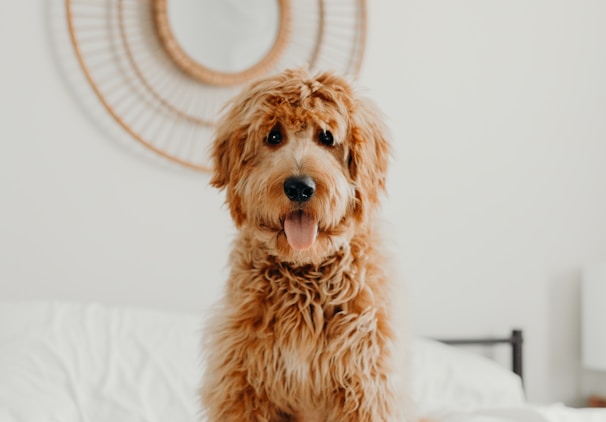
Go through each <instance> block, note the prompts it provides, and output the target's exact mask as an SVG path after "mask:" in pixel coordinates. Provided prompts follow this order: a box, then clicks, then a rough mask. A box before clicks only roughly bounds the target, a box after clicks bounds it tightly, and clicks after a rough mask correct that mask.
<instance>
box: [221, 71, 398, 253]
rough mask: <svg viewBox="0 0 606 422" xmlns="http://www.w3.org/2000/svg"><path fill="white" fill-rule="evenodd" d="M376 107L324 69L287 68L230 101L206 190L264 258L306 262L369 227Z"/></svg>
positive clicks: (381, 137)
mask: <svg viewBox="0 0 606 422" xmlns="http://www.w3.org/2000/svg"><path fill="white" fill-rule="evenodd" d="M387 139H388V136H387V133H386V128H385V127H384V125H383V123H382V119H381V118H380V117H379V113H378V112H377V110H376V109H375V107H374V106H373V105H372V104H371V103H370V102H369V100H366V99H360V98H358V97H356V96H355V94H354V92H353V90H352V88H351V87H350V85H349V84H348V83H347V82H346V81H345V80H343V79H342V78H340V77H337V76H335V75H333V74H331V73H322V74H319V75H317V76H315V77H314V76H311V75H309V73H308V72H307V71H306V70H301V69H299V70H288V71H285V72H283V73H281V74H279V75H277V76H272V77H269V78H266V79H263V80H259V81H257V82H256V83H253V84H252V85H251V86H250V87H248V88H247V89H245V90H244V91H243V92H242V93H241V94H240V95H238V96H237V97H236V98H234V99H233V100H232V102H231V104H230V105H229V106H228V109H227V110H226V112H225V114H224V116H223V117H222V119H221V120H220V122H219V125H218V128H217V134H216V140H215V141H214V144H213V150H212V157H213V160H214V175H213V177H212V180H211V184H212V185H213V186H215V187H217V188H221V189H223V188H224V189H226V191H227V204H228V206H229V209H230V212H231V215H232V217H233V219H234V222H235V224H236V226H237V227H238V228H239V229H240V230H247V231H252V234H253V235H254V237H255V238H257V239H261V240H262V241H263V242H264V243H265V244H266V246H267V248H268V249H269V250H270V253H272V254H274V255H276V256H278V257H280V258H281V259H284V260H290V261H295V262H312V261H316V260H318V259H321V258H322V257H324V256H326V255H328V254H330V253H331V252H332V251H335V250H336V249H338V248H340V247H341V246H342V245H343V244H344V243H345V242H348V241H349V240H350V239H351V237H352V236H353V234H354V233H355V231H356V230H361V229H362V228H364V227H366V226H367V225H368V223H369V217H370V215H371V214H372V212H373V210H374V209H375V208H376V207H377V205H378V200H379V194H380V193H381V191H383V190H384V189H385V176H386V172H387V164H388V155H389V143H388V141H387Z"/></svg>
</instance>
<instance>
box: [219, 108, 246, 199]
mask: <svg viewBox="0 0 606 422" xmlns="http://www.w3.org/2000/svg"><path fill="white" fill-rule="evenodd" d="M230 106H231V108H230V109H229V110H227V113H226V114H225V115H224V116H223V117H222V118H221V119H220V120H219V123H218V125H217V129H216V135H215V140H214V141H213V144H212V149H211V158H212V160H213V176H212V178H211V179H210V184H211V185H212V186H214V187H216V188H219V189H223V188H225V187H226V186H227V185H228V184H229V183H230V181H233V175H234V174H235V172H236V171H238V167H239V165H240V163H241V161H242V159H243V157H242V156H243V154H244V145H245V143H246V138H247V136H248V134H247V127H244V126H243V125H242V120H243V118H242V116H241V113H242V110H241V107H238V106H237V105H236V104H230Z"/></svg>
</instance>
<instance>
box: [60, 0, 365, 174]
mask: <svg viewBox="0 0 606 422" xmlns="http://www.w3.org/2000/svg"><path fill="white" fill-rule="evenodd" d="M167 1H170V0H66V3H65V4H66V12H67V21H68V27H69V33H70V38H71V41H72V43H73V46H74V50H75V53H76V57H77V59H78V62H79V63H80V66H81V67H82V70H83V72H84V75H85V76H86V79H87V80H88V82H89V83H90V85H91V86H92V88H93V90H94V92H95V94H96V95H97V97H98V98H99V100H100V101H101V103H102V104H103V106H104V107H105V109H106V110H107V111H108V112H109V113H110V114H111V116H113V118H114V119H115V120H116V121H117V122H118V123H119V124H120V126H122V127H123V128H124V129H125V130H126V131H127V132H128V133H129V134H130V135H131V136H132V137H133V138H134V139H135V140H137V141H139V142H140V143H141V144H142V145H144V146H146V147H147V148H149V149H150V150H152V151H154V152H156V153H157V154H160V155H162V156H163V157H165V158H167V159H169V160H172V161H173V162H176V163H179V164H182V165H184V166H186V167H189V168H192V169H195V170H200V171H210V161H209V156H208V150H209V147H210V145H209V143H210V140H211V137H212V134H213V126H214V123H215V120H216V118H217V116H218V114H219V112H220V110H221V108H222V107H223V105H224V104H225V102H226V101H227V100H228V99H229V98H231V97H232V96H234V95H235V94H236V93H238V92H239V90H240V89H241V88H242V85H243V84H246V83H248V82H250V81H252V80H253V79H255V78H257V77H260V76H263V75H266V74H271V73H275V72H279V71H281V70H283V69H286V68H292V67H300V66H308V67H309V68H310V70H311V71H312V72H313V71H317V70H333V71H335V72H338V73H340V74H342V75H350V76H354V77H355V76H356V75H357V73H358V71H359V68H360V65H361V61H362V57H363V54H364V44H365V38H366V2H365V0H355V1H352V0H317V1H296V2H291V1H290V0H276V1H277V4H278V7H279V24H278V25H279V26H278V32H277V36H276V39H275V41H274V44H273V46H272V47H271V48H270V49H269V51H268V53H267V54H265V55H264V56H263V57H262V58H261V59H260V60H259V61H258V62H257V63H255V64H254V65H253V66H251V67H249V68H247V69H244V70H242V71H237V72H232V73H229V72H220V71H217V70H213V69H211V68H209V67H206V66H204V65H203V64H201V63H198V62H196V61H195V60H193V59H192V58H191V57H189V56H188V55H187V53H186V52H185V51H184V50H183V49H182V48H181V47H180V46H179V43H178V42H177V40H176V39H175V37H174V34H173V33H172V31H171V28H170V24H169V20H168V19H167V7H166V3H167ZM242 1H246V0H242ZM217 42H220V40H217Z"/></svg>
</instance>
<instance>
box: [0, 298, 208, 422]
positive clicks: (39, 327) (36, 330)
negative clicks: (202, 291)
mask: <svg viewBox="0 0 606 422" xmlns="http://www.w3.org/2000/svg"><path fill="white" fill-rule="evenodd" d="M200 326H201V321H200V320H199V318H197V317H192V316H186V315H178V314H169V313H163V312H150V311H141V310H134V309H118V308H110V307H104V306H100V305H75V304H51V303H5V304H1V303H0V421H2V422H36V421H61V422H72V421H73V422H76V421H78V422H116V421H128V422H138V421H146V422H155V421H157V422H166V421H184V422H187V421H191V422H194V421H196V420H197V419H196V414H197V412H198V399H197V393H196V390H197V386H198V384H199V382H200V374H201V371H200V368H199V364H198V363H199V355H200V353H199V343H200V341H199V336H200V334H199V328H200Z"/></svg>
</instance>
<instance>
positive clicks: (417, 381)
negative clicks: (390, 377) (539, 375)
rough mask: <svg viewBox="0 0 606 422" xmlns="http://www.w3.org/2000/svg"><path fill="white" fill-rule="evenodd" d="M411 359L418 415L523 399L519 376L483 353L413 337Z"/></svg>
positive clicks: (514, 403)
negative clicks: (474, 352)
mask: <svg viewBox="0 0 606 422" xmlns="http://www.w3.org/2000/svg"><path fill="white" fill-rule="evenodd" d="M412 361H413V364H412V395H413V398H414V400H415V401H416V403H417V406H418V410H419V413H420V414H421V415H425V416H427V415H435V414H441V413H444V412H448V411H459V410H471V409H478V408H488V407H515V406H519V405H522V404H524V402H525V398H524V389H523V386H522V382H521V380H520V377H519V376H517V375H516V374H514V373H513V372H511V371H510V370H508V369H506V368H504V367H502V366H500V365H498V364H497V363H495V362H493V361H491V360H490V359H488V358H485V357H483V356H479V355H475V354H472V353H470V352H467V351H464V350H462V349H457V348H455V347H452V346H447V345H445V344H442V343H439V342H436V341H432V340H425V339H416V340H414V342H413V359H412Z"/></svg>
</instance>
